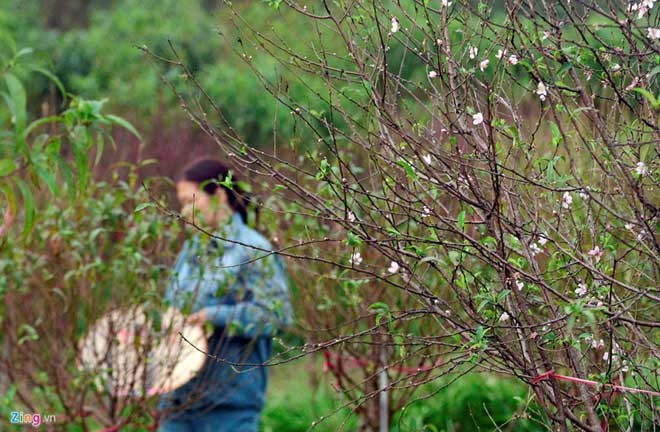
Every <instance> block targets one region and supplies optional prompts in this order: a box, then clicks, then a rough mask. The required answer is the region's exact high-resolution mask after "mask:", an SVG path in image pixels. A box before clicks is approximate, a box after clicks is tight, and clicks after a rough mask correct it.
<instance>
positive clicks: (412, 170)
mask: <svg viewBox="0 0 660 432" xmlns="http://www.w3.org/2000/svg"><path fill="white" fill-rule="evenodd" d="M396 163H397V165H399V166H400V167H402V168H403V169H404V170H405V171H406V174H407V175H408V177H409V178H410V179H411V180H415V179H416V178H417V174H416V173H415V168H414V167H413V166H412V165H410V164H409V163H408V162H407V161H406V160H404V159H399V160H398V161H397V162H396Z"/></svg>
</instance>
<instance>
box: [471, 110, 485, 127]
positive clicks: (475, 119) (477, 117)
mask: <svg viewBox="0 0 660 432" xmlns="http://www.w3.org/2000/svg"><path fill="white" fill-rule="evenodd" d="M483 122H484V115H483V114H481V113H480V112H478V113H476V114H474V115H472V124H473V125H475V126H478V125H480V124H481V123H483Z"/></svg>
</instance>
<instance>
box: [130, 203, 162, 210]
mask: <svg viewBox="0 0 660 432" xmlns="http://www.w3.org/2000/svg"><path fill="white" fill-rule="evenodd" d="M148 207H156V204H154V203H152V202H144V203H140V204H138V205H137V206H136V207H135V210H134V211H133V213H137V212H139V211H142V210H144V209H146V208H148Z"/></svg>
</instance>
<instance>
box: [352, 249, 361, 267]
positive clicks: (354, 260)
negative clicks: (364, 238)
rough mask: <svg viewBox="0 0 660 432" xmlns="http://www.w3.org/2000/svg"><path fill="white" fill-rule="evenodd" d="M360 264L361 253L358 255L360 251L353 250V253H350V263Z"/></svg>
mask: <svg viewBox="0 0 660 432" xmlns="http://www.w3.org/2000/svg"><path fill="white" fill-rule="evenodd" d="M360 264H362V255H360V252H355V253H354V254H353V255H351V265H360Z"/></svg>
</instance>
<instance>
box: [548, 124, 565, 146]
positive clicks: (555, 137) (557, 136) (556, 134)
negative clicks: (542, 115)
mask: <svg viewBox="0 0 660 432" xmlns="http://www.w3.org/2000/svg"><path fill="white" fill-rule="evenodd" d="M550 129H551V130H552V146H553V147H554V148H557V147H558V146H559V144H561V142H562V140H563V137H562V136H561V131H560V130H559V126H557V123H555V122H550Z"/></svg>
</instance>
